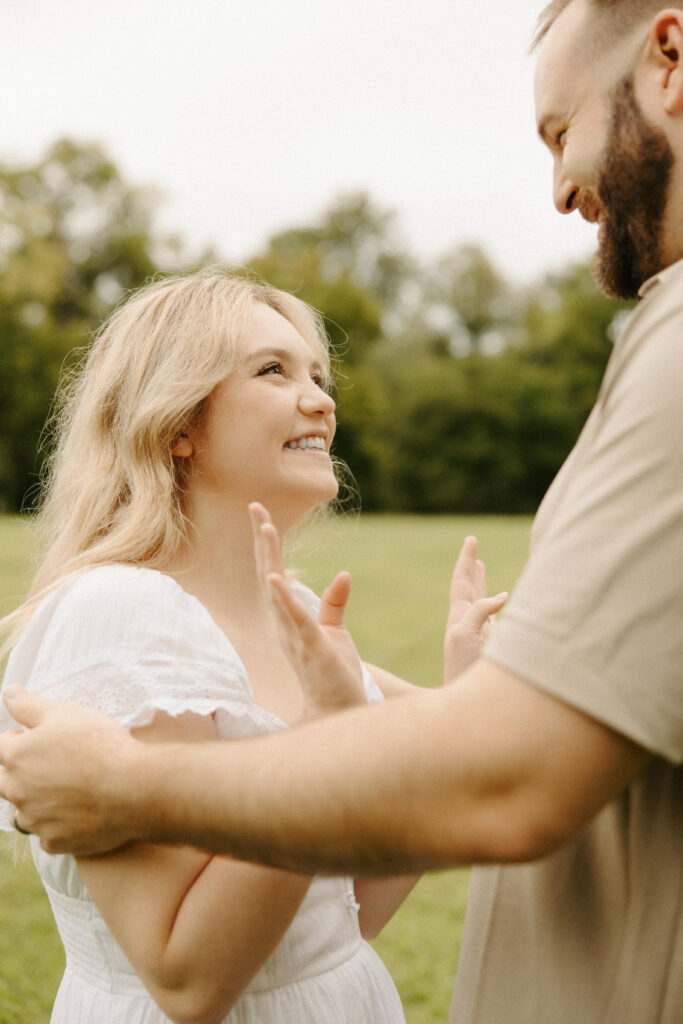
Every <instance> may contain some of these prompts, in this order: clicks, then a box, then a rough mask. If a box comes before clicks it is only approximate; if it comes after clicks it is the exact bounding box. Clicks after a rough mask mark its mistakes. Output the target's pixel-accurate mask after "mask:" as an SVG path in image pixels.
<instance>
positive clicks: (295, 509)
mask: <svg viewBox="0 0 683 1024" xmlns="http://www.w3.org/2000/svg"><path fill="white" fill-rule="evenodd" d="M324 376H325V371H324V369H323V367H322V366H321V364H320V361H319V356H318V353H317V352H315V351H313V350H312V349H311V347H310V346H309V344H308V343H307V342H306V341H305V340H304V339H303V337H302V336H301V335H300V334H299V332H298V331H297V330H296V329H295V328H294V327H293V326H292V324H291V323H290V322H289V320H286V319H285V317H283V316H281V315H280V314H279V313H277V312H276V311H275V310H274V309H271V307H270V306H266V305H265V304H263V303H260V302H259V303H256V304H255V306H254V309H253V317H252V324H251V328H250V330H249V333H248V335H247V337H246V338H245V340H244V343H243V345H242V349H241V352H240V353H239V355H238V358H237V361H236V364H235V368H234V370H233V371H232V373H231V374H230V376H229V377H226V379H225V380H223V381H222V382H221V383H220V384H219V385H218V386H217V387H216V388H215V389H214V391H213V394H212V397H211V401H210V404H209V409H208V414H207V419H206V422H205V424H204V426H203V427H202V428H201V430H199V431H197V432H195V433H194V434H193V435H192V437H191V440H192V442H193V447H194V472H193V474H192V480H191V483H190V491H191V492H192V491H194V493H195V496H199V494H200V492H201V493H204V494H206V493H211V494H214V495H222V496H224V497H225V498H227V499H230V500H231V501H232V500H234V501H237V502H238V503H239V504H243V503H246V502H249V501H260V502H262V503H263V504H264V505H266V507H268V508H269V509H270V511H271V512H272V513H273V514H274V515H281V516H285V517H286V519H287V521H288V524H289V523H291V522H292V521H294V520H295V519H297V518H298V517H299V516H300V515H302V514H303V513H304V512H306V511H308V510H309V509H310V508H311V507H313V506H314V505H316V504H318V503H320V502H323V501H329V500H330V499H331V498H333V497H334V496H335V495H336V493H337V487H338V485H337V480H336V478H335V475H334V470H333V467H332V462H331V460H330V455H329V451H330V446H331V444H332V438H333V437H334V431H335V417H334V401H333V400H332V398H331V397H330V396H329V395H328V394H327V393H326V391H325V390H324V387H325V383H326V381H325V380H324ZM191 496H192V495H191Z"/></svg>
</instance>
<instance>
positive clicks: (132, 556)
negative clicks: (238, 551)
mask: <svg viewBox="0 0 683 1024" xmlns="http://www.w3.org/2000/svg"><path fill="white" fill-rule="evenodd" d="M255 303H264V304H265V305H268V306H270V307H271V308H272V309H274V310H276V311H277V312H278V313H280V314H281V315H282V316H284V317H285V318H286V319H287V320H289V321H290V323H291V324H292V325H293V326H294V327H295V328H296V330H297V331H298V332H299V333H300V334H301V335H302V337H303V338H304V339H305V340H306V341H307V342H308V343H309V344H310V345H311V348H312V349H313V350H314V351H315V353H316V357H317V358H319V359H320V361H321V364H322V366H323V368H324V370H325V372H327V373H328V374H329V349H328V340H327V335H326V332H325V328H324V325H323V321H322V317H321V316H320V315H319V314H318V313H317V312H316V311H315V310H313V309H311V308H310V307H309V306H307V305H306V304H305V303H304V302H302V301H300V300H299V299H297V298H295V297H294V296H293V295H290V294H288V293H287V292H282V291H279V290H278V289H276V288H272V287H270V286H269V285H266V284H262V283H260V282H257V281H254V280H252V279H250V278H245V277H242V276H238V275H236V274H231V273H228V272H226V271H222V270H215V269H211V270H205V271H201V272H199V273H194V274H188V275H183V276H175V277H166V278H164V279H162V280H158V281H155V282H153V283H152V284H148V285H146V286H145V287H143V288H141V289H140V290H139V291H137V292H135V293H133V295H132V296H131V297H130V298H129V299H128V300H127V301H126V302H124V303H123V304H122V305H120V306H119V307H118V308H117V309H116V310H115V311H114V312H113V313H112V315H111V316H110V317H109V319H108V320H107V321H106V322H105V323H104V324H103V325H102V327H101V328H100V329H99V331H98V332H97V333H96V335H95V338H94V341H93V344H92V346H91V347H90V349H89V351H88V354H87V357H86V358H85V361H84V363H83V366H82V369H80V370H78V371H76V372H75V373H72V374H67V375H66V377H65V379H64V381H63V382H62V384H61V386H60V389H59V390H58V394H57V399H56V404H55V410H54V412H53V414H52V417H51V421H50V424H49V433H50V435H51V436H52V437H53V438H54V446H53V449H52V453H51V454H50V455H49V456H48V459H47V460H46V467H45V473H44V478H43V484H42V490H41V498H40V502H39V513H38V516H37V521H36V526H37V531H38V551H39V556H38V560H37V570H36V573H35V576H34V578H33V582H32V585H31V588H30V590H29V594H28V597H27V599H26V600H25V602H24V603H23V604H22V605H21V606H20V607H19V608H18V609H16V611H14V612H13V613H12V614H11V615H8V616H7V617H6V618H5V619H4V620H2V622H1V623H0V629H1V630H2V631H3V632H9V637H8V640H7V642H6V644H5V645H4V648H3V651H2V652H0V653H6V651H7V650H8V649H9V648H11V646H12V645H13V644H14V643H15V642H16V639H17V638H18V636H19V634H20V633H21V631H22V629H23V628H24V626H25V625H26V623H27V621H28V619H29V618H30V616H31V615H32V613H33V611H34V610H35V607H36V605H37V603H38V602H39V601H40V600H41V599H42V598H43V597H44V596H45V595H46V594H47V593H49V592H50V591H51V590H52V589H54V587H56V586H57V585H58V584H59V583H60V582H61V581H62V580H63V579H64V578H65V577H66V576H68V575H70V574H71V573H73V572H78V571H81V570H83V569H86V568H91V567H93V566H96V565H102V564H106V563H112V562H124V563H131V564H135V565H146V566H148V567H150V568H163V567H164V566H166V565H168V564H170V563H171V562H172V560H173V559H174V557H175V556H176V555H177V554H178V552H179V551H180V550H181V549H182V547H183V546H184V545H185V543H186V541H187V538H188V530H189V529H190V524H189V522H188V520H187V518H186V516H185V511H184V494H185V485H186V476H187V472H188V471H187V468H186V464H187V462H189V460H187V459H182V458H176V457H174V456H173V454H172V448H173V446H174V442H175V441H176V440H177V439H178V437H179V436H180V435H181V434H183V433H185V432H187V431H188V430H189V429H191V428H192V427H196V426H197V425H200V424H201V422H202V417H203V416H204V414H205V412H206V409H207V405H208V401H209V398H210V395H211V393H212V391H213V389H214V388H215V387H216V385H217V384H219V383H220V381H221V380H223V379H224V378H225V377H227V376H228V375H229V374H230V372H231V370H232V368H233V366H234V363H235V359H236V357H237V355H238V354H239V351H240V342H241V339H242V338H243V337H244V335H245V334H246V332H247V331H248V329H249V325H250V319H251V311H252V309H253V307H254V304H255Z"/></svg>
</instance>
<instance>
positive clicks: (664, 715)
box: [450, 261, 683, 1024]
mask: <svg viewBox="0 0 683 1024" xmlns="http://www.w3.org/2000/svg"><path fill="white" fill-rule="evenodd" d="M642 296H643V297H642V299H641V302H640V304H639V305H638V307H637V308H636V310H635V311H634V312H633V313H632V314H631V317H630V319H629V321H628V323H627V325H626V327H625V329H624V331H623V332H622V334H621V337H620V338H619V340H618V342H617V344H616V346H615V350H614V352H613V353H612V357H611V359H610V362H609V365H608V367H607V371H606V373H605V378H604V380H603V384H602V388H601V391H600V394H599V397H598V400H597V402H596V405H595V408H594V409H593V411H592V413H591V415H590V417H589V419H588V421H587V423H586V426H585V428H584V430H583V432H582V434H581V437H580V438H579V440H578V442H577V444H576V446H575V448H574V450H573V451H572V453H571V455H570V456H569V458H568V460H567V462H566V463H565V465H564V466H563V468H562V470H561V471H560V473H559V474H558V476H557V478H556V480H555V482H554V483H553V485H552V487H551V488H550V490H549V491H548V494H547V495H546V497H545V499H544V501H543V503H542V505H541V507H540V509H539V512H538V515H537V517H536V521H535V523H534V529H533V534H532V550H531V555H530V559H529V563H528V565H527V568H526V569H525V571H524V573H523V575H522V577H521V579H520V581H519V584H518V585H517V587H516V589H515V591H514V594H513V596H512V598H511V600H510V602H509V606H508V608H507V609H506V611H505V614H504V615H503V617H502V618H501V621H500V622H499V623H498V628H497V631H496V635H495V637H494V638H493V639H492V641H491V643H490V644H489V646H488V647H487V649H486V656H487V657H488V658H490V659H491V660H493V661H496V662H498V663H499V664H501V665H503V666H504V667H506V668H508V669H510V670H511V671H513V672H515V673H516V674H517V675H519V676H521V677H523V678H524V679H526V680H528V681H529V683H531V684H533V685H534V686H538V687H539V688H540V689H542V690H545V691H547V692H549V693H551V694H553V695H554V696H556V697H558V698H560V699H561V700H563V701H566V702H567V703H569V704H571V705H573V706H574V707H577V708H579V709H580V710H582V711H584V712H586V713H587V714H589V715H591V716H592V717H594V718H596V719H598V720H599V721H601V722H603V723H605V724H607V725H609V726H611V727H612V728H613V729H615V730H617V731H619V732H621V733H624V734H625V735H626V736H628V737H630V738H631V739H632V740H635V741H636V742H637V743H639V744H641V745H642V746H643V747H646V748H647V749H648V750H650V751H652V752H653V753H654V754H655V755H657V756H656V758H655V760H654V761H653V762H652V763H651V765H650V767H649V768H648V769H647V770H646V772H645V773H644V774H643V775H642V776H641V778H639V779H638V780H637V782H636V783H635V784H634V785H633V786H631V787H630V788H629V789H628V790H627V791H626V792H625V793H624V794H623V795H622V796H621V797H620V798H619V799H618V800H615V801H614V802H613V803H611V804H609V805H608V806H607V807H605V808H604V809H603V810H602V812H601V813H600V814H599V815H598V816H597V817H596V818H595V819H594V820H593V822H592V823H591V824H590V825H589V826H587V827H586V828H585V829H583V830H582V831H581V832H580V833H578V834H577V835H576V836H574V837H573V838H572V839H571V840H569V841H568V842H567V843H565V844H564V846H563V847H562V848H561V849H560V850H559V851H558V852H557V853H556V854H553V855H552V856H550V857H547V858H544V859H543V860H541V861H539V862H536V863H534V864H529V865H520V866H509V867H487V868H478V869H475V870H474V871H473V873H472V882H471V888H470V899H469V904H468V911H467V921H466V927H465V935H464V939H463V947H462V952H461V957H460V963H459V966H458V975H457V979H456V986H455V991H454V995H453V1005H452V1008H451V1017H450V1021H451V1024H683V768H681V762H682V761H683V261H680V262H678V263H676V264H674V265H673V266H671V267H669V268H668V269H667V270H666V271H664V272H663V273H661V274H660V275H658V276H657V277H656V278H653V279H651V280H650V281H649V282H647V284H646V285H645V286H644V288H643V290H642Z"/></svg>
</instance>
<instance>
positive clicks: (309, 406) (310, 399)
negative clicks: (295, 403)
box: [299, 380, 336, 416]
mask: <svg viewBox="0 0 683 1024" xmlns="http://www.w3.org/2000/svg"><path fill="white" fill-rule="evenodd" d="M299 406H300V408H301V409H302V411H303V412H306V413H307V414H308V415H312V414H314V413H320V414H321V415H323V416H329V415H330V414H331V413H333V412H334V410H335V408H336V405H335V401H334V399H333V398H332V395H329V394H328V393H327V391H325V390H324V389H323V388H321V387H320V386H319V385H318V384H316V382H315V381H314V380H311V381H310V382H309V383H308V384H305V385H304V386H303V387H302V389H301V391H300V392H299Z"/></svg>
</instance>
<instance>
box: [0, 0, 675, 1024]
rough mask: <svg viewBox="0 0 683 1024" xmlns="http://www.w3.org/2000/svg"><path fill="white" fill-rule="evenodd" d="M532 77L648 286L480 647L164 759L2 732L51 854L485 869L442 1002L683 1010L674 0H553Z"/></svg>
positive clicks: (579, 1016)
mask: <svg viewBox="0 0 683 1024" xmlns="http://www.w3.org/2000/svg"><path fill="white" fill-rule="evenodd" d="M535 94H536V107H537V119H538V128H539V132H540V134H541V137H542V139H543V140H544V141H545V142H546V144H547V145H548V146H549V147H550V150H551V153H552V156H553V164H554V184H553V188H554V199H555V204H556V206H557V207H558V209H559V210H560V211H561V212H563V213H569V212H571V211H573V210H575V209H578V210H579V211H580V213H581V214H582V215H583V216H584V217H586V218H588V219H589V220H591V221H595V222H596V223H598V224H599V231H598V239H599V252H598V257H597V261H596V276H597V277H598V280H599V281H600V282H601V283H602V285H603V287H604V288H605V290H607V291H608V292H609V293H611V294H614V295H622V296H629V295H634V294H635V293H636V292H637V291H638V290H639V289H640V294H641V295H642V300H641V303H640V304H639V306H638V307H637V309H636V311H635V313H634V314H633V316H632V318H631V320H630V322H629V324H628V326H627V327H626V329H625V331H624V332H623V334H622V336H621V338H620V339H619V341H618V343H617V345H616V347H615V352H614V354H613V358H612V360H611V361H610V364H609V367H608V369H607V372H606V376H605V380H604V382H603V387H602V390H601V393H600V396H599V398H598V401H597V403H596V407H595V409H594V410H593V413H592V415H591V417H590V419H589V421H588V423H587V425H586V427H585V429H584V432H583V434H582V436H581V438H580V439H579V442H578V444H577V446H576V448H575V450H574V451H573V453H572V454H571V456H570V458H569V459H568V461H567V463H566V465H565V466H564V468H563V470H562V471H561V473H560V474H559V476H558V478H557V480H556V481H555V483H554V484H553V486H552V488H551V490H550V492H549V493H548V495H547V497H546V499H545V500H544V502H543V505H542V506H541V509H540V511H539V515H538V517H537V521H536V524H535V527H534V538H533V550H532V554H531V557H530V560H529V563H528V565H527V568H526V570H525V572H524V573H523V575H522V578H521V580H520V582H519V584H518V586H517V588H516V591H515V593H514V595H513V597H512V599H511V601H510V603H509V607H508V609H507V612H506V614H505V615H504V617H503V619H502V621H501V622H500V623H499V628H498V630H497V633H496V636H495V637H494V639H493V641H492V642H491V643H490V644H489V646H488V647H487V649H486V652H485V657H484V658H481V659H479V661H478V662H476V663H475V664H474V666H473V667H472V668H470V669H469V670H467V671H466V672H465V673H464V674H463V675H462V676H460V677H459V678H458V680H457V683H455V685H452V686H449V687H446V688H444V689H443V690H442V691H439V692H434V691H427V692H425V693H420V694H417V695H414V696H413V695H410V696H404V697H401V698H399V699H396V700H392V701H388V702H387V704H386V705H384V706H382V707H379V708H378V707H375V708H370V709H363V710H360V711H350V712H344V713H341V714H339V715H337V716H333V717H331V718H328V719H325V720H323V721H321V722H319V723H315V724H313V725H311V726H305V727H301V728H299V729H296V730H292V731H291V732H290V733H288V734H286V735H285V734H283V735H281V736H278V737H277V738H267V739H263V740H262V739H257V740H247V741H244V742H236V743H230V744H214V745H211V746H207V747H200V746H197V747H176V748H173V751H172V756H170V754H169V751H168V748H166V749H162V748H160V747H158V746H157V747H152V746H143V745H142V744H139V743H135V742H134V741H133V740H131V739H129V738H128V737H127V736H126V734H124V733H123V732H122V731H120V730H118V728H117V727H116V726H114V725H112V724H109V723H107V722H106V720H101V719H100V718H98V717H96V716H94V715H92V714H91V713H88V712H85V711H80V710H79V711H76V710H74V709H66V708H65V707H64V706H61V707H60V706H51V705H48V704H47V703H45V702H40V701H36V700H34V699H32V698H29V697H27V696H25V695H22V694H21V693H19V695H18V696H15V697H14V698H13V699H11V700H10V701H9V702H8V706H9V708H10V710H11V711H12V713H13V715H14V716H15V717H16V718H17V719H18V720H20V721H21V722H23V723H24V724H26V725H28V726H36V728H34V729H31V730H30V731H29V732H27V733H25V734H22V735H16V734H14V735H12V734H6V735H5V736H4V737H3V738H2V739H1V740H0V761H1V762H2V763H3V764H4V765H5V768H4V769H1V770H0V794H2V795H4V796H5V797H6V798H7V799H9V800H10V801H11V802H12V803H14V805H15V807H16V808H17V816H16V819H15V821H16V825H17V826H18V827H19V828H20V829H22V830H24V829H31V830H33V831H38V832H39V833H40V834H41V837H42V840H43V843H44V844H45V845H46V846H47V847H48V848H50V849H53V850H58V849H59V850H64V849H77V850H79V851H87V850H90V851H95V850H102V849H106V848H108V847H109V846H113V845H116V844H117V843H120V842H123V841H125V840H127V839H130V838H141V839H148V840H158V841H170V842H182V841H190V842H192V843H195V844H197V845H202V846H206V847H209V848H212V849H216V850H223V851H227V852H232V853H235V854H237V855H239V856H243V857H247V858H252V859H261V860H264V861H267V862H269V863H276V864H280V865H285V866H288V867H293V868H300V869H303V870H316V869H323V870H324V869H330V870H347V869H348V870H350V869H353V870H355V871H375V872H380V873H383V872H386V873H388V872H392V871H394V872H396V871H410V870H416V869H424V868H435V867H443V866H447V865H450V864H456V863H479V864H483V865H485V866H483V867H480V868H477V869H475V871H474V872H473V877H472V889H471V896H470V905H469V908H468V920H467V925H466V932H465V937H464V941H463V948H462V954H461V962H460V965H459V970H458V978H457V980H456V989H455V993H454V1001H453V1008H452V1013H451V1021H452V1022H456V1024H463V1022H471V1024H474V1022H477V1024H498V1022H503V1021H504V1022H505V1024H532V1022H533V1024H541V1022H543V1024H551V1022H552V1024H655V1022H657V1024H680V1021H681V1020H683V857H682V856H681V853H682V851H683V769H681V767H680V765H681V761H682V760H683V683H682V680H681V674H682V671H683V630H682V629H681V627H680V623H681V616H682V615H683V543H682V541H683V486H681V481H682V480H683V445H681V444H680V437H681V435H682V434H683V430H682V428H683V413H682V411H681V410H682V408H683V406H682V402H681V395H682V394H683V347H682V346H681V336H683V216H682V214H683V7H678V6H674V7H672V8H668V9H665V10H661V11H659V10H658V7H657V4H656V3H655V4H653V3H650V2H648V0H592V2H591V0H560V2H557V0H556V2H554V3H553V4H551V5H550V7H549V8H547V9H546V11H545V12H544V14H543V15H542V19H541V23H540V30H539V54H538V65H537V73H536V83H535ZM662 271H663V273H660V272H662ZM646 282H647V283H646ZM261 529H262V531H263V530H267V527H262V528H261ZM277 586H278V588H279V589H278V592H281V589H282V588H281V582H279V583H278V584H277ZM285 601H286V598H285ZM294 612H296V609H294ZM294 618H296V614H295V615H294ZM290 625H291V629H292V630H293V631H294V632H296V630H297V629H298V630H299V637H298V641H297V642H299V643H303V644H304V645H308V647H309V653H310V656H311V657H312V658H313V659H314V660H315V658H316V657H317V648H316V645H318V646H319V645H320V644H321V643H322V642H323V640H322V639H321V636H320V634H319V633H316V631H315V628H314V627H313V626H312V625H311V624H310V623H307V622H305V621H303V620H302V621H300V622H299V623H298V624H294V622H293V620H292V621H291V623H290ZM323 639H324V638H323ZM486 865H488V866H486ZM500 865H503V866H500Z"/></svg>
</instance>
